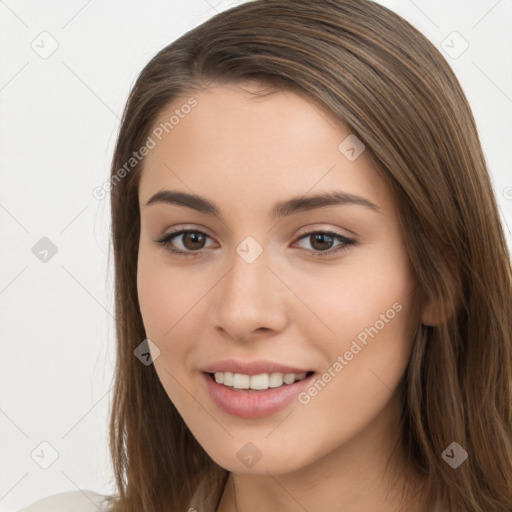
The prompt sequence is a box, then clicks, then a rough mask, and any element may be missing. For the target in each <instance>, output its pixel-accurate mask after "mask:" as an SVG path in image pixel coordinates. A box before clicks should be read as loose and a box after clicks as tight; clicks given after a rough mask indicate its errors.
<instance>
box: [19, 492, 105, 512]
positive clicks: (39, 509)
mask: <svg viewBox="0 0 512 512" xmlns="http://www.w3.org/2000/svg"><path fill="white" fill-rule="evenodd" d="M107 498H108V496H104V495H102V494H98V493H96V492H94V491H88V490H85V491H70V492H63V493H60V494H54V495H52V496H47V497H46V498H42V499H40V500H38V501H36V502H34V503H32V504H31V505H29V506H28V507H26V508H23V509H21V510H19V511H18V512H69V511H70V510H72V511H73V512H99V511H101V512H106V510H107V509H106V507H107V505H108V502H107V501H106V500H107Z"/></svg>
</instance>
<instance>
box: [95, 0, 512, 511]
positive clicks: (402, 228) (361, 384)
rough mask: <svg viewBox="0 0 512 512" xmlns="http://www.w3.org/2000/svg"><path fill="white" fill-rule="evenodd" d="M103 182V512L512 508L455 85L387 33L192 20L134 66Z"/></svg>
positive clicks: (291, 13) (360, 17) (496, 280)
mask: <svg viewBox="0 0 512 512" xmlns="http://www.w3.org/2000/svg"><path fill="white" fill-rule="evenodd" d="M111 189H112V190H111V199H112V235H113V247H114V256H115V268H116V325H117V337H118V359H117V367H116V387H115V395H114V406H113V410H112V416H111V452H112V458H113V463H114V469H115V475H116V483H117V488H118V491H119V493H118V494H119V496H117V497H110V499H109V500H108V501H109V502H110V503H109V504H110V507H109V509H108V510H111V511H112V512H121V511H122V512H128V511H130V512H131V511H164V510H173V511H174V510H176V511H182V510H189V511H191V512H192V511H194V510H196V511H198V512H203V511H212V512H213V511H215V512H235V511H236V512H247V511H252V510H280V511H292V510H310V511H313V510H323V511H339V510H344V511H350V512H354V511H358V512H360V511H366V510H379V511H381V512H388V511H389V512H391V511H398V510H403V511H408V510H415V511H434V510H435V511H448V510H449V511H462V510H464V511H465V510H471V511H482V512H483V511H485V512H498V511H500V512H505V511H510V510H512V483H511V474H512V442H511V441H512V435H511V434H512V432H511V426H512V405H511V398H512V392H511V391H512V390H511V381H512V360H511V325H512V311H511V300H510V299H511V267H510V261H509V254H508V251H507V246H506V242H505V238H504V234H503V230H502V226H501V225H500V221H499V215H498V211H497V206H496V201H495V198H494V196H493V191H492V186H491V182H490V179H489V174H488V171H487V168H486V164H485V160H484V157H483V154H482V149H481V145H480V142H479V139H478V135H477V130H476V127H475V123H474V119H473V116H472V113H471V110H470V107H469V105H468V103H467V100H466V98H465V96H464V93H463V91H462V89H461V87H460V84H459V83H458V81H457V79H456V77H455V75H454V73H453V72H452V70H451V69H450V67H449V66H448V64H447V63H446V61H445V60H444V59H443V57H442V56H441V55H440V53H439V51H438V50H437V49H436V48H435V47H434V46H433V45H432V44H431V43H430V42H429V41H428V40H427V39H426V38H425V37H424V36H423V35H421V34H420V33H419V32H418V31H417V30H416V29H414V28H413V27H412V26H411V25H410V24H409V23H407V22H406V21H405V20H403V19H402V18H400V17H399V16H397V15H396V14H394V13H393V12H391V11H389V10H388V9H386V8H385V7H383V6H381V5H378V4H374V3H372V2H370V1H368V0H350V1H349V0H324V1H323V2H308V1H306V0H299V1H297V0H295V1H292V0H256V1H254V2H250V3H246V4H242V5H240V6H238V7H236V8H233V9H230V10H229V11H225V12H223V13H221V14H219V15H217V16H215V17H213V18H211V19H210V20H208V21H207V22H205V23H203V24H202V25H201V26H199V27H197V28H195V29H194V30H191V31H190V32H188V33H186V34H185V35H184V36H182V37H180V38H179V39H178V40H176V41H175V42H173V43H172V44H171V45H169V46H168V47H166V48H164V49H163V50H162V51H161V52H159V53H158V54H157V55H156V56H155V57H154V58H153V59H152V60H151V62H150V63H149V64H148V65H147V66H146V67H145V69H144V70H143V71H142V73H141V75H140V76H139V78H138V80H137V82H136V84H135V86H134V87H133V90H132V92H131V94H130V98H129V101H128V104H127V106H126V109H125V112H124V116H123V120H122V125H121V129H120V132H119V137H118V141H117V146H116V150H115V154H114V159H113V164H112V173H111ZM325 244H327V245H325ZM91 510H92V509H91Z"/></svg>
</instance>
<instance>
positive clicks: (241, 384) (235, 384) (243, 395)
mask: <svg viewBox="0 0 512 512" xmlns="http://www.w3.org/2000/svg"><path fill="white" fill-rule="evenodd" d="M201 374H202V377H203V378H202V380H203V382H204V385H205V391H206V393H207V395H209V397H210V399H211V400H212V402H213V403H214V404H215V405H216V406H217V407H219V408H220V410H222V411H223V412H224V413H227V414H229V415H231V416H237V417H239V418H244V419H253V418H262V417H264V416H269V415H272V414H274V413H277V412H278V411H280V410H282V409H284V408H285V407H287V406H289V405H291V404H292V403H293V402H294V401H295V400H296V399H297V396H298V395H299V394H300V393H301V392H303V391H304V390H305V389H307V387H308V386H310V385H311V382H312V380H313V379H314V376H315V375H317V374H316V372H314V371H308V372H302V373H297V374H293V373H289V374H287V373H285V374H283V373H279V372H273V373H260V374H256V375H248V374H240V373H231V372H213V373H212V372H201ZM220 381H222V382H220Z"/></svg>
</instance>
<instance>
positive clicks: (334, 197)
mask: <svg viewBox="0 0 512 512" xmlns="http://www.w3.org/2000/svg"><path fill="white" fill-rule="evenodd" d="M156 203H166V204H173V205H178V206H185V207H187V208H192V209H193V210H197V211H198V212H201V213H207V214H210V215H215V216H216V217H219V218H220V216H221V209H220V207H219V206H218V205H217V204H216V203H214V202H212V201H210V200H209V199H206V198H205V197H201V196H199V195H196V194H189V193H187V192H180V191H177V190H160V191H159V192H157V193H156V194H154V195H153V196H151V198H150V199H149V200H148V201H147V203H146V206H149V205H151V204H156ZM344 205H358V206H364V207H366V208H369V209H371V210H374V211H376V212H379V208H378V207H377V206H376V205H375V204H374V203H372V202H371V201H369V200H368V199H365V198H364V197H360V196H357V195H354V194H348V193H347V192H342V191H334V192H328V193H325V194H316V195H312V196H307V197H306V196H299V197H293V198H291V199H288V200H286V201H280V202H278V203H276V204H274V206H273V207H272V210H271V217H272V218H274V219H275V218H279V217H286V216H289V215H293V214H294V213H299V212H304V211H309V210H316V209H319V208H324V207H326V206H344Z"/></svg>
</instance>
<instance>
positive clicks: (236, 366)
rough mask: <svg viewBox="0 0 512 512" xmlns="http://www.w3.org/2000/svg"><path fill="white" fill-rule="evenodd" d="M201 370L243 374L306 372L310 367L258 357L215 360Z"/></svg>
mask: <svg viewBox="0 0 512 512" xmlns="http://www.w3.org/2000/svg"><path fill="white" fill-rule="evenodd" d="M202 371H203V372H206V373H216V372H231V373H242V374H244V375H259V374H261V373H275V372H279V373H295V374H297V373H307V372H309V371H312V370H310V369H304V368H299V367H296V366H288V365H285V364H282V363H278V362H275V361H267V360H264V359H258V360H254V361H237V360H236V359H224V360H223V361H217V362H215V363H212V364H209V365H207V366H205V367H204V368H202Z"/></svg>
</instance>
